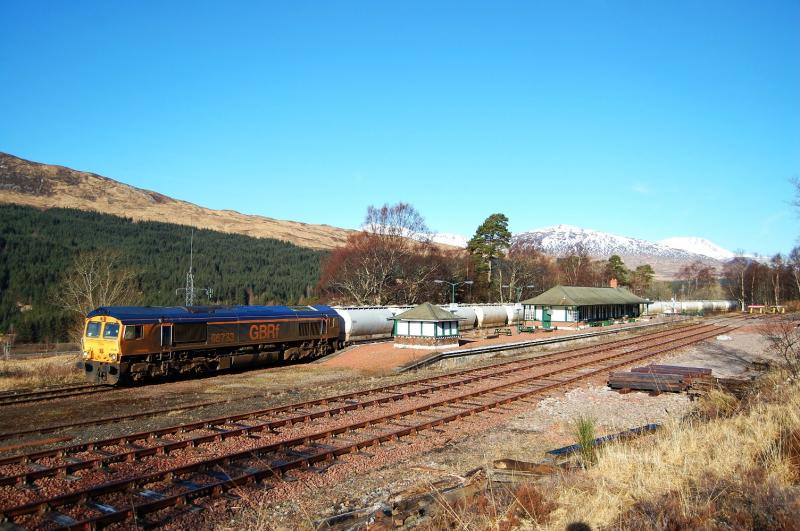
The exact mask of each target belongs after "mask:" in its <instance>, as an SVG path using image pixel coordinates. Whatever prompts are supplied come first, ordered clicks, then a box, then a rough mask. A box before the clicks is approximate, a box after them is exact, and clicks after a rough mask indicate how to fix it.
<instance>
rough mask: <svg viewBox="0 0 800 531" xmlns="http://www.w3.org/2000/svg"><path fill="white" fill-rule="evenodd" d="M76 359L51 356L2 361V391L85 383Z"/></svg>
mask: <svg viewBox="0 0 800 531" xmlns="http://www.w3.org/2000/svg"><path fill="white" fill-rule="evenodd" d="M76 359H77V358H75V357H74V356H51V357H47V358H38V359H24V360H0V391H9V390H14V389H28V388H31V389H36V388H40V387H50V386H53V385H64V384H71V383H83V382H84V378H83V373H82V372H81V371H79V370H77V369H76V368H75V361H76Z"/></svg>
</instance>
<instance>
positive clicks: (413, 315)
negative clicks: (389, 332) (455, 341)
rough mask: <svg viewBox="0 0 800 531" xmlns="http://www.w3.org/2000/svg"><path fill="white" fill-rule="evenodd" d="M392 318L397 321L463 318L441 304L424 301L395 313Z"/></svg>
mask: <svg viewBox="0 0 800 531" xmlns="http://www.w3.org/2000/svg"><path fill="white" fill-rule="evenodd" d="M392 319H393V320H395V321H399V320H403V321H461V320H462V319H463V318H461V317H456V316H455V315H453V314H452V313H450V312H448V311H447V310H444V309H442V308H440V307H439V306H436V305H434V304H431V303H429V302H423V303H422V304H420V305H419V306H415V307H413V308H411V309H410V310H406V311H404V312H403V313H399V314H397V315H395V316H394V317H392Z"/></svg>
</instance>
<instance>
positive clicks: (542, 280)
mask: <svg viewBox="0 0 800 531" xmlns="http://www.w3.org/2000/svg"><path fill="white" fill-rule="evenodd" d="M363 229H364V230H362V231H360V232H357V233H354V234H353V235H351V236H350V238H349V239H348V241H347V243H346V244H345V245H344V246H343V247H340V248H338V249H335V250H334V251H333V252H332V253H331V254H330V255H329V256H328V257H326V259H325V260H324V262H323V265H322V275H321V278H320V283H319V289H320V292H321V294H322V296H323V298H324V299H325V300H327V301H329V302H331V303H336V304H354V305H362V306H363V305H386V304H418V303H421V302H424V301H439V302H441V301H446V300H449V299H450V296H451V294H452V291H453V290H454V289H456V288H457V297H456V298H457V299H458V300H459V301H462V302H468V303H480V302H498V301H499V302H516V301H517V300H524V299H526V298H529V297H532V296H534V295H536V294H539V293H542V292H544V291H546V290H547V289H550V288H551V287H553V286H555V285H557V284H565V285H577V286H596V287H600V286H608V285H609V281H610V279H612V278H614V279H616V280H617V282H618V283H619V285H620V286H625V287H628V288H630V289H631V290H632V291H634V292H635V293H637V294H639V295H641V296H644V297H647V296H655V295H656V294H657V293H658V292H657V291H656V288H657V287H659V288H663V287H664V286H663V285H660V284H659V283H657V282H656V281H655V280H654V279H655V271H654V270H653V268H652V267H651V266H649V265H641V266H638V267H636V268H635V269H633V270H630V269H628V268H627V267H626V266H625V264H624V262H623V261H622V259H621V258H620V257H619V256H616V255H615V256H612V257H610V258H609V259H608V260H593V259H592V258H591V257H590V256H589V255H588V254H587V252H586V250H585V249H582V248H576V249H575V250H574V251H573V252H572V253H571V254H569V255H568V256H564V257H560V258H554V257H551V256H548V255H546V254H545V253H544V252H543V251H542V250H541V248H540V247H539V246H538V245H537V244H536V243H535V242H534V241H533V240H530V239H526V238H512V236H511V233H510V231H509V230H508V218H507V217H506V216H505V215H504V214H500V213H497V214H492V215H491V216H489V217H488V218H487V219H486V220H485V221H484V222H483V223H481V225H480V226H479V227H478V228H477V229H476V231H475V235H474V236H473V237H472V238H471V239H470V241H469V242H468V244H467V249H466V252H465V251H464V250H462V249H452V248H445V247H443V246H441V245H437V244H436V243H434V242H433V240H432V237H431V236H432V233H431V231H430V229H429V228H428V227H427V225H426V223H425V220H424V218H423V217H422V216H421V215H420V214H419V212H417V211H416V209H414V207H413V206H411V205H409V204H407V203H398V204H396V205H384V206H383V207H380V208H376V207H369V208H368V210H367V215H366V218H365V220H364V224H363ZM454 285H456V286H454Z"/></svg>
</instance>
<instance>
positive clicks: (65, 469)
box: [0, 327, 706, 486]
mask: <svg viewBox="0 0 800 531" xmlns="http://www.w3.org/2000/svg"><path fill="white" fill-rule="evenodd" d="M701 328H703V329H704V328H706V327H701ZM682 331H683V332H686V329H684V330H682ZM701 333H702V332H701ZM673 335H677V334H673ZM647 339H648V341H641V342H640V343H649V342H652V341H649V340H650V339H651V338H647ZM625 346H628V345H624V346H616V347H614V348H604V349H598V350H595V351H593V352H591V353H589V354H585V355H582V356H581V357H582V358H584V357H589V356H591V355H596V356H599V355H601V354H602V353H603V352H605V351H609V350H618V349H619V348H624V347H625ZM641 348H646V347H640V349H639V350H641ZM575 357H576V356H569V357H565V358H562V359H558V360H544V361H539V360H537V361H538V363H531V364H529V365H527V366H524V367H513V368H506V369H504V370H501V371H493V372H490V373H489V374H479V375H475V376H471V377H469V378H467V379H463V380H458V381H455V382H445V383H442V384H439V385H435V386H428V387H425V388H423V389H414V390H410V391H405V392H402V393H395V394H390V395H385V396H380V397H378V398H374V399H371V400H366V401H362V402H356V403H346V404H344V405H340V406H334V407H331V408H328V409H325V410H320V411H313V412H305V413H301V414H297V415H294V416H292V417H288V418H280V419H275V420H268V421H266V422H264V423H262V424H257V425H254V426H240V427H238V428H236V429H228V430H226V431H225V432H218V433H214V434H208V435H198V436H194V437H190V438H186V439H181V440H180V441H171V442H167V443H164V444H159V445H158V446H153V447H144V448H129V449H127V450H125V451H121V452H118V453H116V454H113V455H104V456H99V457H90V458H83V459H82V460H81V461H78V462H75V461H70V462H68V463H62V464H58V465H53V466H49V467H47V468H43V469H37V470H29V471H25V472H20V473H18V474H13V475H9V476H4V477H0V486H2V485H15V484H16V485H19V484H24V483H30V482H32V481H34V480H36V479H41V478H44V477H50V476H54V475H59V474H61V475H66V474H72V473H75V472H78V471H80V470H86V469H92V468H98V467H99V466H101V465H102V466H105V465H109V464H111V463H118V462H124V461H135V460H138V459H141V458H143V457H149V456H152V455H168V454H169V453H171V452H173V451H175V450H180V449H184V448H187V447H197V446H199V445H201V444H205V443H209V442H218V441H223V440H225V439H228V438H231V437H240V436H243V435H248V434H252V433H258V432H262V431H273V430H275V429H276V428H281V427H284V426H293V425H296V424H300V423H303V422H310V421H312V420H314V419H317V418H325V417H332V416H334V415H340V414H342V413H347V412H350V411H356V410H361V409H366V408H369V407H375V406H380V405H382V404H386V403H391V402H397V401H400V400H405V399H408V398H411V397H414V396H422V395H428V394H433V393H436V392H439V391H442V390H445V389H450V388H453V387H456V386H464V385H469V384H471V383H475V382H478V381H481V380H484V379H486V378H495V377H498V376H504V375H507V374H510V373H512V372H513V373H518V372H520V371H525V370H532V369H536V368H539V367H541V366H543V365H552V364H555V363H563V362H568V361H570V360H572V359H575ZM239 420H242V419H239ZM184 426H186V425H184ZM208 427H209V424H208V422H207V421H205V422H198V423H193V424H191V425H189V427H188V428H185V429H184V430H183V431H184V432H185V431H192V430H193V429H204V428H208ZM146 434H147V436H146V437H141V438H138V437H135V436H127V437H124V441H120V440H115V441H114V442H115V443H116V445H125V446H130V445H131V443H132V442H134V441H138V440H142V439H152V438H153V437H152V435H151V434H152V432H146ZM158 435H166V434H164V433H159V434H158ZM76 446H77V448H76V450H75V451H76V452H80V451H86V450H87V448H86V447H85V446H84V445H76ZM93 446H96V443H95V444H94V445H93ZM18 462H19V461H18Z"/></svg>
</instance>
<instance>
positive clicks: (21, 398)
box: [0, 384, 114, 407]
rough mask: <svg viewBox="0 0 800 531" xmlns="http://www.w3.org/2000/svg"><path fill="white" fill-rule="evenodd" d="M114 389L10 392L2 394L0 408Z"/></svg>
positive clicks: (85, 386)
mask: <svg viewBox="0 0 800 531" xmlns="http://www.w3.org/2000/svg"><path fill="white" fill-rule="evenodd" d="M113 389H114V388H113V387H110V386H107V385H95V384H80V385H69V386H63V387H52V388H45V389H37V390H25V391H8V392H5V393H2V394H0V407H2V406H11V405H16V404H28V403H31V402H42V401H44V400H55V399H58V398H69V397H73V396H81V395H91V394H95V393H104V392H107V391H112V390H113Z"/></svg>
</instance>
